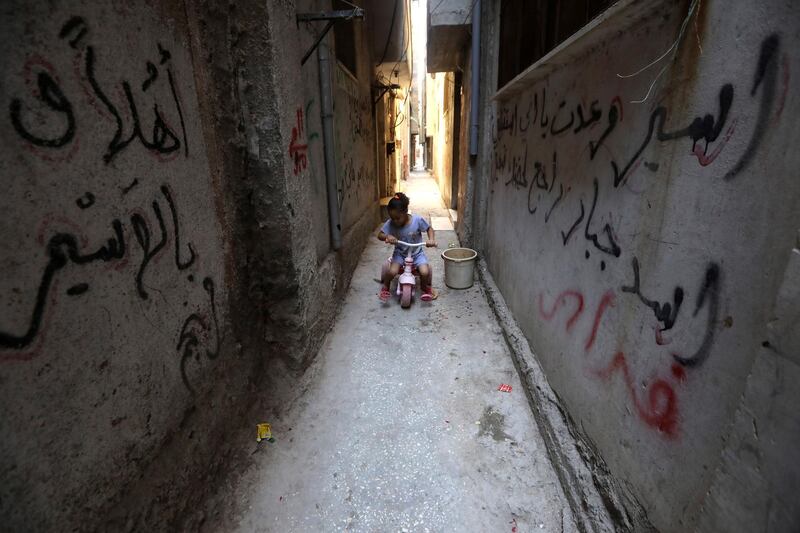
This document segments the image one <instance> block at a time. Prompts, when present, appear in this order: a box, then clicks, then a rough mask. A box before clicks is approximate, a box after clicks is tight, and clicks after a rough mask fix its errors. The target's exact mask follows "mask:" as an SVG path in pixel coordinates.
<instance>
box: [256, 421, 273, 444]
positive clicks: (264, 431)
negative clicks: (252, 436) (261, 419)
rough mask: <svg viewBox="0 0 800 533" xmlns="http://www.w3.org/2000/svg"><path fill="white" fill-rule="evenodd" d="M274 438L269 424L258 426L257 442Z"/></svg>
mask: <svg viewBox="0 0 800 533" xmlns="http://www.w3.org/2000/svg"><path fill="white" fill-rule="evenodd" d="M271 438H272V427H271V426H270V425H269V424H256V442H261V441H262V440H263V439H266V440H269V439H271Z"/></svg>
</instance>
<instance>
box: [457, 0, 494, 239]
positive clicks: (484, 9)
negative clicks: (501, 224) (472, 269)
mask: <svg viewBox="0 0 800 533" xmlns="http://www.w3.org/2000/svg"><path fill="white" fill-rule="evenodd" d="M499 30H500V2H499V1H492V2H481V36H480V41H481V46H480V51H481V53H480V71H479V80H480V81H479V91H480V94H479V95H473V94H471V93H472V84H471V83H470V82H469V81H467V80H469V76H464V79H465V81H464V87H466V88H467V89H465V91H464V92H465V94H468V98H480V103H479V105H478V108H479V111H480V115H479V116H478V139H479V140H478V143H479V144H478V154H477V155H476V156H469V166H468V167H467V173H466V186H465V187H463V188H461V189H460V190H463V191H464V194H465V195H466V198H465V203H464V211H463V213H461V214H460V217H459V237H460V238H461V242H462V244H464V245H465V246H470V247H472V248H474V249H476V250H478V251H480V252H482V251H483V250H484V247H485V240H486V209H487V205H488V197H489V190H488V186H489V178H490V176H491V168H492V166H493V164H494V163H493V156H492V154H493V147H494V134H493V130H494V116H495V107H496V106H495V103H494V102H493V101H491V96H492V95H494V93H495V91H496V90H497V65H498V61H497V54H498V51H499V48H500V45H499V43H500V40H499V36H498V32H499ZM471 55H472V53H471V49H470V52H469V53H467V54H466V58H465V59H464V61H465V63H468V64H469V65H470V69H471V68H472V67H471V65H472V58H471ZM464 109H465V110H466V109H470V108H469V106H467V107H465V108H464ZM466 112H467V121H468V123H469V122H471V110H470V111H466ZM470 129H471V128H469V127H467V128H466V130H467V131H469V130H470ZM462 146H463V148H462V153H464V154H468V153H469V144H468V143H467V144H464V145H462ZM464 159H467V156H466V155H465V157H464Z"/></svg>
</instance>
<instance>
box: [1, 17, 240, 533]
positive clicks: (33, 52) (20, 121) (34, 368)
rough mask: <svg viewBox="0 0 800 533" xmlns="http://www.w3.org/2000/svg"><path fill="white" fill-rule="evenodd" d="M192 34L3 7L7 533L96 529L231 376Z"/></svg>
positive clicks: (140, 22) (141, 20) (164, 20)
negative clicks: (202, 399) (10, 532)
mask: <svg viewBox="0 0 800 533" xmlns="http://www.w3.org/2000/svg"><path fill="white" fill-rule="evenodd" d="M185 24H186V22H185V15H184V9H183V5H182V4H180V3H177V2H175V3H169V4H163V5H161V6H160V7H159V9H158V10H156V9H153V8H150V7H148V6H147V5H146V4H144V3H142V2H139V3H135V4H131V5H126V6H115V7H111V6H108V7H103V6H98V5H95V4H93V3H89V2H71V3H69V4H68V5H64V6H61V7H53V5H52V4H50V3H46V2H38V3H30V2H22V3H21V2H12V3H6V5H4V7H3V10H2V28H0V29H1V30H2V34H3V36H4V37H3V41H2V43H3V44H2V47H3V50H2V53H1V54H0V58H2V59H0V61H2V66H3V69H4V72H6V73H7V75H6V76H5V77H4V79H3V82H2V83H3V85H2V91H0V94H2V99H3V105H4V106H5V109H6V110H8V111H7V112H6V113H5V114H4V115H3V116H4V119H3V120H2V121H0V139H2V158H1V159H0V160H1V161H2V163H0V164H1V165H2V167H1V168H2V174H3V175H4V177H5V179H6V189H5V191H6V192H5V194H4V195H3V198H2V200H0V201H2V210H3V212H4V213H5V216H4V217H3V219H2V223H1V224H2V227H0V234H2V235H3V243H2V252H0V262H2V270H3V273H4V276H3V278H2V280H0V295H1V296H0V298H2V303H0V308H2V319H1V320H0V328H1V331H2V333H1V334H0V340H1V342H2V345H0V376H1V377H0V380H1V383H2V387H1V388H0V401H1V402H2V415H0V429H1V430H2V433H3V435H4V437H3V439H2V444H0V456H2V459H0V461H2V463H1V464H2V466H0V470H1V471H2V478H3V480H4V481H3V486H2V489H0V490H1V491H2V498H0V500H1V501H2V505H3V507H2V509H0V515H2V516H3V523H4V526H5V527H9V528H11V529H18V530H24V529H28V530H30V529H50V528H55V527H57V528H59V529H62V528H63V529H72V528H84V527H91V526H90V525H89V524H91V523H93V521H96V520H102V519H107V518H108V516H107V515H106V510H107V508H108V506H109V505H110V504H112V503H113V502H115V501H116V500H118V499H119V497H120V494H121V490H120V487H122V486H125V485H126V484H127V483H128V482H131V481H133V480H134V479H135V478H136V477H137V476H138V475H139V474H140V472H141V471H142V470H143V469H145V468H146V467H147V465H148V464H149V463H150V461H151V460H152V458H153V456H154V455H155V454H156V452H157V451H159V450H160V449H162V447H165V446H167V444H168V443H169V442H170V441H173V439H174V437H175V436H176V435H179V436H180V438H185V435H184V434H182V433H180V430H179V429H178V428H179V427H181V426H182V423H183V422H184V421H185V420H186V416H187V413H190V412H191V411H192V410H193V409H194V408H195V407H194V406H195V405H196V401H197V398H198V396H197V395H200V394H201V393H203V394H204V393H205V392H206V391H208V390H209V389H210V388H211V386H212V384H213V383H214V381H215V380H217V379H220V380H221V379H224V377H225V376H224V372H223V371H224V369H225V367H226V366H227V365H228V364H229V358H230V356H231V353H230V351H231V350H230V347H229V346H228V345H227V344H226V343H225V342H224V338H225V335H226V332H227V331H228V326H227V317H228V315H229V305H228V299H229V297H230V294H229V291H228V288H227V286H226V283H225V282H226V278H227V277H228V276H229V275H230V273H229V272H228V271H226V267H225V258H226V254H227V252H226V249H227V246H228V245H227V243H226V241H227V238H226V236H225V233H224V232H223V229H222V227H221V224H220V220H219V218H218V216H217V207H218V205H217V203H216V202H217V199H218V197H219V195H220V192H219V191H218V190H217V187H218V186H219V184H218V183H217V182H215V181H214V180H213V179H212V176H211V173H210V170H209V164H208V161H207V157H206V146H205V143H204V138H203V131H202V125H201V116H200V112H199V107H198V102H197V98H196V89H195V82H194V76H193V67H192V57H191V52H190V45H189V42H188V37H187V33H186V27H185ZM198 419H199V420H202V421H203V423H207V424H208V425H209V427H213V424H215V419H214V415H213V414H212V415H211V416H201V417H199V418H198ZM208 440H209V441H210V440H213V439H208ZM191 447H192V446H190V445H188V444H187V445H184V446H183V449H184V450H186V449H191ZM195 451H196V452H197V453H198V458H204V457H205V458H207V456H206V455H203V454H204V453H206V452H207V450H206V449H204V448H202V446H201V447H200V448H197V447H195ZM188 463H189V461H183V462H182V461H180V460H179V461H176V463H174V464H173V465H172V467H173V469H174V470H173V472H174V473H175V475H176V476H182V475H183V474H182V473H180V474H179V472H180V469H181V468H182V467H184V466H185V464H188ZM185 479H186V478H184V480H185ZM160 494H162V492H161V489H153V491H152V493H151V497H154V498H155V497H156V496H157V495H160ZM165 514H168V513H165ZM79 516H80V519H79V518H78V517H79ZM123 523H124V522H123Z"/></svg>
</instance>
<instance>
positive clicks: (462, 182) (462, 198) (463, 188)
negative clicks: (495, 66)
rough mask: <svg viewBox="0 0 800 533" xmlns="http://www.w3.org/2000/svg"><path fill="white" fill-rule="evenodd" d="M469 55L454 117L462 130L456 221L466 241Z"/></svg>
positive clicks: (458, 231)
mask: <svg viewBox="0 0 800 533" xmlns="http://www.w3.org/2000/svg"><path fill="white" fill-rule="evenodd" d="M466 55H467V58H468V59H467V62H466V63H465V65H464V70H463V75H462V77H461V83H462V85H461V86H462V91H461V116H459V117H454V119H455V120H459V121H460V125H461V128H460V131H459V140H458V146H459V150H460V156H459V158H458V172H457V177H458V198H456V209H457V211H458V221H457V223H456V232H457V233H458V236H459V239H461V240H462V241H464V219H465V216H464V214H465V211H466V210H467V209H468V205H469V204H470V203H471V201H472V193H471V191H470V190H469V189H468V178H467V172H468V170H467V169H468V168H469V164H470V159H471V156H470V155H469V136H470V127H469V113H470V105H471V103H470V87H471V85H470V84H471V81H472V80H471V65H470V63H469V54H466Z"/></svg>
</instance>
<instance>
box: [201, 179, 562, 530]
mask: <svg viewBox="0 0 800 533" xmlns="http://www.w3.org/2000/svg"><path fill="white" fill-rule="evenodd" d="M407 185H408V186H407V188H406V192H407V194H408V195H409V196H410V198H411V208H412V211H414V212H416V213H419V214H423V215H425V216H428V217H446V216H447V211H446V209H444V206H443V205H442V202H441V199H440V197H439V194H438V189H437V188H436V185H435V183H434V182H433V180H432V179H431V178H430V177H429V176H428V175H427V174H422V173H421V174H416V175H414V174H412V177H411V179H410V180H409V181H408V182H407ZM455 240H456V236H455V233H454V232H453V231H441V230H440V231H438V232H437V241H438V242H439V245H440V249H439V250H431V249H429V250H428V256H429V258H430V259H431V262H432V264H433V266H434V269H435V270H434V273H435V274H434V275H435V285H436V286H437V287H438V288H439V290H440V297H439V299H438V300H437V301H434V302H433V303H430V304H426V303H422V302H420V301H418V300H415V302H414V304H413V306H412V308H411V309H410V310H403V309H401V308H400V306H399V303H398V302H397V301H396V300H393V301H391V303H390V304H386V305H384V304H381V303H380V302H379V300H378V298H377V296H376V293H377V287H378V286H377V283H376V277H377V275H378V272H379V269H380V264H381V262H382V261H383V260H385V258H386V257H387V254H388V252H389V249H388V248H387V246H386V245H384V244H383V243H380V242H378V241H377V240H375V239H373V240H371V241H370V242H369V244H368V245H367V247H366V250H365V251H364V254H363V256H362V258H361V261H360V263H359V265H358V268H357V270H356V272H355V275H354V278H353V282H352V286H351V288H350V291H349V294H348V295H347V299H346V301H345V303H344V305H343V307H342V309H341V313H340V315H339V317H338V320H337V321H336V325H335V327H334V329H333V330H332V331H331V332H330V333H329V334H328V338H327V339H326V342H325V345H324V347H323V349H322V351H321V353H320V354H319V356H318V357H317V359H316V361H315V363H314V364H313V365H312V367H311V368H310V369H309V371H308V372H306V375H305V377H304V378H303V379H304V382H303V383H302V384H301V385H300V386H301V387H302V388H303V389H305V392H304V394H303V395H302V400H301V401H299V402H297V403H295V404H294V405H293V406H291V407H290V408H289V409H287V410H286V411H285V412H284V413H283V414H282V416H280V418H279V419H276V420H272V421H271V422H272V424H273V431H274V434H275V437H276V442H274V443H271V444H267V443H262V444H261V445H259V448H258V450H259V451H258V453H255V454H254V455H253V458H254V462H253V463H252V466H251V467H250V469H249V470H248V471H247V472H246V473H245V474H244V475H243V476H242V478H241V481H240V483H239V484H238V486H237V487H236V488H235V490H234V492H233V493H232V494H230V495H229V496H228V498H229V499H230V500H232V501H234V502H235V504H234V506H233V507H234V508H236V509H237V511H235V512H232V513H231V514H232V516H227V517H223V518H221V520H222V522H221V523H215V524H207V525H208V526H210V527H209V530H237V531H538V530H541V531H548V532H553V531H555V532H559V531H574V526H573V522H572V515H571V513H570V510H569V507H568V506H567V504H566V501H565V499H564V497H563V494H562V491H561V487H560V485H559V482H558V480H557V478H556V475H555V473H554V471H553V469H552V467H551V465H550V463H549V461H548V458H547V455H546V451H545V447H544V444H543V442H542V439H541V437H540V435H539V433H538V430H537V427H536V425H535V421H534V420H533V418H532V415H531V411H530V409H529V407H528V405H527V403H526V398H525V394H524V392H523V391H522V389H521V387H520V383H519V379H518V377H517V374H516V371H515V369H514V367H513V364H512V361H511V358H510V356H509V354H508V351H507V347H506V344H505V343H504V341H503V338H502V335H501V332H500V328H499V326H498V325H497V324H496V322H495V319H494V316H493V315H492V311H491V309H490V308H489V306H488V305H487V303H486V300H485V299H484V296H483V294H482V292H481V289H480V288H479V287H478V285H475V286H474V287H473V288H471V289H469V290H462V291H458V290H452V289H448V288H446V287H445V286H444V284H443V280H442V276H443V265H442V259H441V257H440V252H441V249H442V248H444V247H446V246H447V245H448V243H450V242H453V241H455ZM504 383H505V384H510V385H512V387H513V389H512V391H511V392H510V393H506V392H500V391H498V386H499V385H501V384H504ZM514 528H517V529H514Z"/></svg>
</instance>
